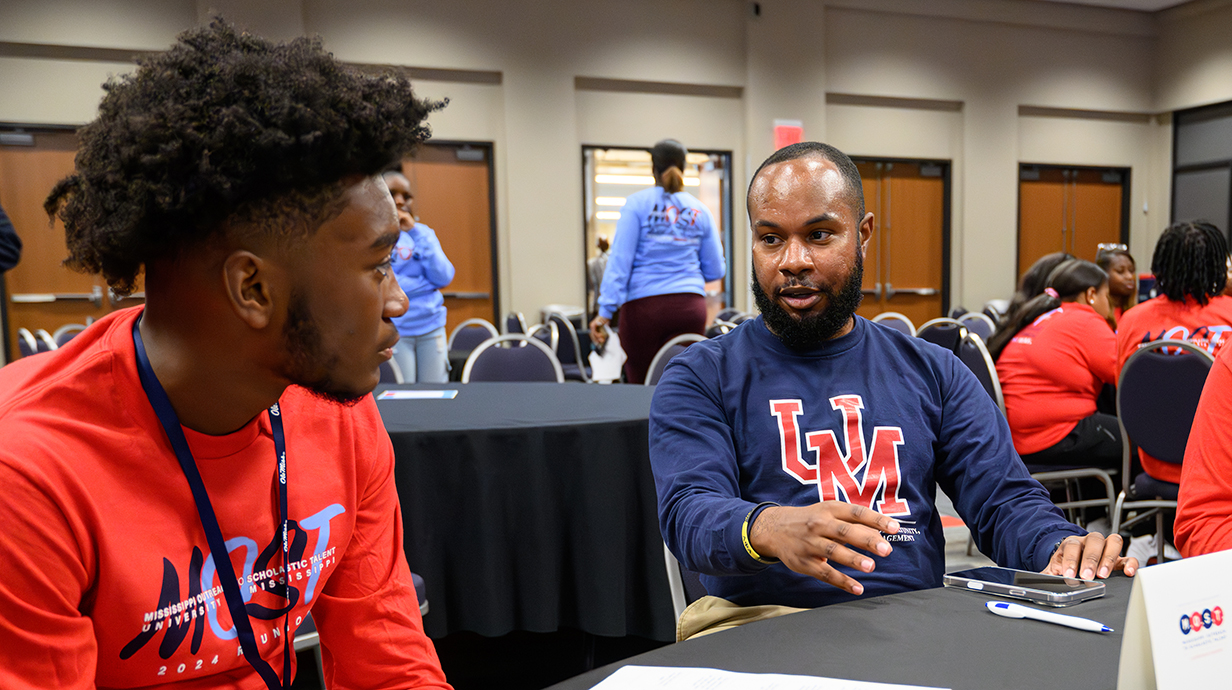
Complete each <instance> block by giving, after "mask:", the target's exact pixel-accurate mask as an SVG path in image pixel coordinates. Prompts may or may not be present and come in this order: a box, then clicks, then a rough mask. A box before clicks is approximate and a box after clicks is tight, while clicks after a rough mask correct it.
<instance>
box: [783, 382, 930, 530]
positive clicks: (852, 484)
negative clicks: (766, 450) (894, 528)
mask: <svg viewBox="0 0 1232 690" xmlns="http://www.w3.org/2000/svg"><path fill="white" fill-rule="evenodd" d="M830 407H832V408H833V409H834V410H835V411H837V412H838V413H839V414H841V415H842V417H843V428H844V429H845V432H846V433H845V436H846V439H844V440H845V441H846V452H845V453H844V452H843V451H842V450H840V448H839V444H838V439H837V438H836V437H835V434H834V432H833V431H830V430H828V429H826V430H822V431H810V432H806V433H804V434H803V440H804V446H805V447H806V448H807V449H808V451H809V453H810V455H812V457H813V458H814V460H815V462H814V463H813V464H809V463H808V462H806V461H805V459H804V454H803V453H802V452H801V446H800V441H801V432H800V427H799V424H798V423H797V420H796V418H797V417H799V416H800V415H801V414H803V413H804V402H803V401H801V400H799V399H795V400H771V401H770V414H772V415H774V417H775V418H776V419H777V420H778V426H779V440H780V442H781V443H780V446H779V447H780V449H781V452H782V461H783V471H784V472H786V473H787V474H789V475H791V476H792V477H794V478H795V479H796V480H797V481H799V482H800V483H801V484H817V491H818V493H819V494H820V496H821V500H823V501H844V502H847V503H854V504H856V505H861V506H864V507H866V508H871V509H873V510H875V511H877V512H879V513H882V514H884V515H910V514H911V508H910V506H908V505H907V502H906V501H904V500H902V499H901V498H900V497H899V495H898V491H899V481H900V477H901V474H900V472H899V464H898V447H899V446H901V445H903V430H902V427H897V426H879V427H875V428H874V429H873V443H872V449H871V451H870V450H869V449H868V448H867V447H866V446H865V443H864V414H863V412H861V410H863V409H864V401H863V399H861V397H860V396H858V395H838V396H835V397H833V398H830Z"/></svg>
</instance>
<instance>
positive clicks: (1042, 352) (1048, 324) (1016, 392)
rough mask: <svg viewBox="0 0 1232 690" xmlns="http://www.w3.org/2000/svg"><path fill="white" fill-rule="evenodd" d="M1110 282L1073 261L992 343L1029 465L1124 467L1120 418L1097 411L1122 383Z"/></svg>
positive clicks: (1063, 266) (1058, 271)
mask: <svg viewBox="0 0 1232 690" xmlns="http://www.w3.org/2000/svg"><path fill="white" fill-rule="evenodd" d="M1108 283H1109V281H1108V275H1107V274H1106V273H1104V272H1103V271H1102V270H1101V269H1100V268H1099V266H1096V265H1095V264H1093V263H1091V262H1089V261H1080V260H1077V259H1075V260H1072V261H1066V262H1065V263H1063V264H1061V265H1060V266H1058V267H1057V268H1056V269H1055V270H1054V271H1053V272H1052V275H1051V276H1050V277H1049V280H1048V287H1047V288H1045V289H1044V293H1043V294H1041V295H1040V296H1039V297H1036V298H1035V299H1033V300H1031V301H1030V302H1027V303H1026V304H1024V305H1023V306H1022V307H1021V308H1020V309H1019V310H1018V313H1016V314H1010V316H1009V320H1008V323H1009V324H1010V326H1009V328H1006V329H1005V330H1003V331H1001V332H999V333H997V336H996V337H994V338H993V339H992V340H990V341H989V345H988V348H989V351H990V352H991V353H992V355H993V358H994V359H996V361H997V375H998V378H1000V379H1001V392H1002V393H1003V394H1004V396H1005V413H1006V417H1007V418H1008V419H1009V424H1010V432H1011V433H1012V434H1013V436H1014V449H1015V450H1017V451H1018V454H1019V455H1021V456H1022V459H1023V461H1024V462H1027V463H1029V464H1040V465H1077V466H1084V467H1088V466H1089V467H1103V468H1116V467H1120V466H1121V460H1122V458H1121V429H1120V425H1119V424H1118V423H1117V418H1116V415H1111V414H1104V413H1102V412H1098V411H1096V399H1097V398H1098V397H1099V395H1100V391H1101V390H1102V389H1103V387H1104V385H1116V334H1114V333H1113V332H1112V329H1111V328H1109V327H1108V321H1107V319H1108V311H1109V309H1108ZM1005 338H1008V341H1007V340H1005Z"/></svg>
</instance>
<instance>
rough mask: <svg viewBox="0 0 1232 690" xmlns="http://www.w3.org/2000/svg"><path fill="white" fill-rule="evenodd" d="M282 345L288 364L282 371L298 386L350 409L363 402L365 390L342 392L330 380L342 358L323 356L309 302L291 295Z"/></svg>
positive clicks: (331, 355) (335, 355)
mask: <svg viewBox="0 0 1232 690" xmlns="http://www.w3.org/2000/svg"><path fill="white" fill-rule="evenodd" d="M282 340H283V346H284V347H285V348H286V351H287V357H288V363H287V370H286V371H285V372H284V373H285V375H286V377H287V378H289V379H291V382H292V383H294V384H295V385H297V386H300V387H302V388H305V389H307V390H308V391H309V392H311V393H313V394H314V395H316V396H317V397H319V398H323V399H325V400H328V401H330V402H335V403H338V404H340V405H346V406H348V407H349V406H351V405H355V404H356V403H358V402H359V401H360V400H363V398H364V396H365V395H367V394H368V391H352V390H344V389H342V388H341V386H340V385H339V384H338V383H336V382H335V381H334V380H333V377H332V372H333V371H334V369H336V368H337V367H338V363H339V361H341V358H340V357H339V356H338V355H337V353H333V354H330V355H326V354H325V353H324V352H323V346H322V343H321V329H320V328H318V327H317V322H316V320H314V319H313V318H312V314H311V312H310V310H309V309H308V301H307V300H306V299H304V297H303V295H299V294H295V293H292V295H291V303H290V304H289V305H288V307H287V323H286V325H285V326H283V328H282Z"/></svg>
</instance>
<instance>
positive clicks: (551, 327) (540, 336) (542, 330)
mask: <svg viewBox="0 0 1232 690" xmlns="http://www.w3.org/2000/svg"><path fill="white" fill-rule="evenodd" d="M510 335H512V334H510ZM526 336H527V337H528V338H535V339H537V340H538V341H539V342H541V343H543V344H544V345H547V346H548V349H549V350H551V351H552V352H556V345H557V343H559V342H560V329H559V328H557V327H556V324H554V323H552V322H550V321H549V322H548V323H537V324H535V325H534V326H531V327H530V328H529V329H528V330H527V331H526Z"/></svg>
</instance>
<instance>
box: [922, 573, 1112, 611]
mask: <svg viewBox="0 0 1232 690" xmlns="http://www.w3.org/2000/svg"><path fill="white" fill-rule="evenodd" d="M942 584H944V585H945V586H946V587H953V588H955V589H962V590H966V591H968V592H980V593H982V594H993V595H996V596H1001V597H1009V598H1011V599H1024V600H1026V601H1030V602H1034V603H1036V604H1043V605H1045V606H1057V607H1061V606H1071V605H1073V604H1077V603H1081V602H1083V601H1086V600H1088V599H1098V598H1099V597H1102V596H1104V591H1105V589H1106V587H1105V586H1104V583H1102V582H1096V581H1093V580H1080V579H1078V578H1076V577H1062V576H1060V575H1045V574H1043V573H1033V572H1030V571H1028V570H1014V569H1013V568H999V567H995V566H988V567H984V568H971V569H970V570H960V571H958V572H953V573H946V575H945V577H944V578H943V579H942Z"/></svg>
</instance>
